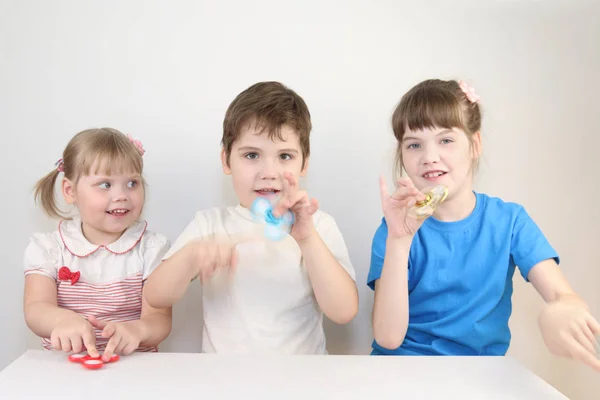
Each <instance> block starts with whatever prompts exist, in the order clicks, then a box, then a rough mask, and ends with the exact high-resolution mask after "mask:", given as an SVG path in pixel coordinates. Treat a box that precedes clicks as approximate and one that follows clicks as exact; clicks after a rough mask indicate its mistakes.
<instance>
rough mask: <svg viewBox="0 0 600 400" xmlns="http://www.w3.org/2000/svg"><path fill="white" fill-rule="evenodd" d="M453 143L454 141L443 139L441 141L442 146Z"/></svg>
mask: <svg viewBox="0 0 600 400" xmlns="http://www.w3.org/2000/svg"><path fill="white" fill-rule="evenodd" d="M452 142H454V140H452V139H442V140H441V141H440V143H441V144H450V143H452Z"/></svg>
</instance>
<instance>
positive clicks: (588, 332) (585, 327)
mask: <svg viewBox="0 0 600 400" xmlns="http://www.w3.org/2000/svg"><path fill="white" fill-rule="evenodd" d="M581 332H582V333H583V334H584V335H585V338H586V339H587V340H588V341H589V342H590V343H591V344H592V346H593V348H594V350H593V351H594V352H595V351H596V346H597V339H596V335H594V332H592V329H591V328H590V326H589V323H588V321H584V322H583V323H582V324H581Z"/></svg>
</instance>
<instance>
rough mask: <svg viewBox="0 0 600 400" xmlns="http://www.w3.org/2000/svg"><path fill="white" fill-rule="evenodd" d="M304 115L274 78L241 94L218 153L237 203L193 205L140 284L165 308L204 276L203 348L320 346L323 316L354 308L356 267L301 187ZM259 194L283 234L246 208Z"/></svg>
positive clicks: (319, 349) (304, 350)
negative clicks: (285, 226) (288, 223)
mask: <svg viewBox="0 0 600 400" xmlns="http://www.w3.org/2000/svg"><path fill="white" fill-rule="evenodd" d="M311 129H312V124H311V120H310V113H309V111H308V108H307V106H306V104H305V102H304V100H303V99H302V98H301V97H300V96H298V95H297V94H296V93H295V92H294V91H293V90H291V89H289V88H287V87H285V86H284V85H282V84H281V83H278V82H261V83H257V84H255V85H253V86H251V87H249V88H248V89H246V90H245V91H243V92H242V93H240V94H239V95H238V96H237V97H236V98H235V100H234V101H233V102H232V103H231V105H230V106H229V109H228V110H227V113H226V115H225V119H224V122H223V138H222V146H223V147H222V151H221V160H222V166H223V171H224V173H225V174H227V175H231V177H232V181H233V187H234V189H235V192H236V194H237V196H238V198H239V204H238V205H237V206H235V207H217V208H212V209H208V210H204V211H199V212H197V213H196V215H195V217H194V219H193V220H192V221H191V222H190V223H189V224H188V226H187V227H186V229H185V230H184V231H183V233H182V234H181V235H180V236H179V238H178V239H177V241H176V242H175V244H174V245H173V246H172V247H171V250H170V251H169V252H168V253H167V254H166V255H165V256H164V257H163V260H164V261H163V262H162V264H161V265H160V266H159V267H158V268H157V269H156V270H155V271H154V272H153V273H152V274H151V275H150V277H149V278H148V280H147V283H146V293H145V295H146V298H147V301H148V303H149V304H151V305H152V306H153V307H161V308H163V307H169V306H171V305H173V304H174V303H176V302H177V301H178V300H179V299H180V298H181V297H182V296H183V295H184V294H185V291H186V289H187V287H188V284H189V282H190V281H191V280H193V279H194V278H196V277H199V278H200V280H201V282H202V288H203V292H202V300H203V311H204V327H203V341H202V348H203V352H216V353H280V354H325V353H326V352H327V351H326V346H325V334H324V332H323V314H325V315H326V316H327V317H328V318H329V319H331V320H332V321H334V322H336V323H339V324H345V323H348V322H349V321H351V320H352V319H353V318H354V316H355V315H356V313H357V311H358V293H357V288H356V283H355V274H354V269H353V267H352V264H351V262H350V258H349V256H348V251H347V249H346V245H345V243H344V239H343V238H342V235H341V233H340V231H339V229H338V227H337V225H336V223H335V221H334V219H333V218H332V217H331V216H329V215H328V214H326V213H324V212H323V211H320V210H318V203H317V201H316V200H315V199H311V198H309V197H308V195H307V193H306V192H305V191H303V190H300V189H299V188H298V179H299V178H300V177H301V176H304V175H305V174H306V172H307V168H308V160H309V153H310V145H309V136H310V131H311ZM258 197H264V198H266V199H268V200H270V201H271V203H272V204H273V210H272V211H273V216H275V217H281V216H282V215H283V214H284V213H286V212H287V211H288V210H289V211H291V212H292V213H293V216H294V223H293V225H292V227H291V231H290V232H289V234H284V235H283V237H282V238H281V239H280V240H271V239H269V238H268V235H265V234H264V233H265V226H267V225H265V223H261V222H260V221H257V220H256V218H255V217H254V216H253V214H252V212H251V211H250V209H251V207H252V204H253V202H254V201H255V200H256V199H257V198H258Z"/></svg>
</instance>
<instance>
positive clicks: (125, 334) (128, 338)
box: [89, 317, 142, 362]
mask: <svg viewBox="0 0 600 400" xmlns="http://www.w3.org/2000/svg"><path fill="white" fill-rule="evenodd" d="M89 321H90V323H91V324H92V325H93V326H94V328H96V329H100V330H102V337H103V338H107V339H108V338H110V339H109V341H108V343H107V344H106V349H105V350H104V353H103V354H102V360H103V361H104V362H108V360H110V357H111V356H112V355H113V354H114V353H116V354H122V355H129V354H131V353H133V352H134V351H135V350H136V349H137V348H138V347H139V346H140V342H141V341H142V332H141V329H140V324H139V322H140V321H127V322H108V321H101V320H99V319H96V318H95V317H90V319H89Z"/></svg>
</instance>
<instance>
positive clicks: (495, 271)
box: [368, 80, 600, 370]
mask: <svg viewBox="0 0 600 400" xmlns="http://www.w3.org/2000/svg"><path fill="white" fill-rule="evenodd" d="M479 103H480V99H479V97H478V96H477V94H475V92H474V90H473V89H472V88H471V87H469V86H468V85H467V84H466V83H464V82H462V81H461V82H456V81H441V80H427V81H424V82H421V83H419V84H418V85H416V86H415V87H413V88H412V89H411V90H410V91H408V93H406V94H405V95H404V96H403V97H402V99H401V101H400V104H399V105H398V107H397V108H396V110H395V112H394V114H393V118H392V125H393V130H394V135H395V136H396V139H397V141H398V149H397V157H396V158H397V166H398V169H399V171H401V170H402V169H404V171H406V175H407V177H403V178H401V179H400V180H398V185H397V189H396V191H395V192H394V193H393V194H392V195H390V194H389V192H388V189H387V187H386V184H385V181H384V180H383V178H382V179H381V180H380V187H381V199H382V208H383V215H384V218H383V221H382V223H381V225H380V226H379V228H378V229H377V232H376V233H375V236H374V238H373V244H372V254H371V266H370V270H369V277H368V285H369V286H370V287H371V288H372V289H373V290H374V291H375V303H374V307H373V331H374V335H375V340H374V342H373V352H372V354H376V355H504V354H505V353H506V351H507V349H508V346H509V343H510V330H509V327H508V320H509V317H510V314H511V295H512V291H513V286H512V277H513V274H514V272H515V267H518V269H519V272H520V273H521V275H522V276H523V278H524V279H525V280H526V281H529V282H531V283H532V284H533V286H534V287H535V288H536V290H537V291H538V292H539V293H540V295H541V296H542V297H543V298H544V300H545V301H546V303H547V305H546V307H545V309H544V310H543V312H542V313H541V315H540V318H539V325H540V329H541V332H542V336H543V338H544V341H545V342H546V344H547V346H548V348H549V349H550V351H552V353H554V354H558V355H563V356H570V357H572V358H576V359H579V360H582V361H584V362H586V363H587V364H589V365H590V366H592V367H594V368H596V369H598V370H600V359H598V358H597V357H596V349H595V344H596V339H595V334H599V333H600V325H599V324H598V322H597V321H596V320H595V319H594V318H593V317H592V315H590V313H589V311H588V307H587V305H586V304H585V302H584V301H583V300H582V299H581V298H580V297H579V296H578V295H577V294H576V293H574V291H573V289H572V288H571V286H570V285H569V283H568V282H567V281H566V279H565V277H564V276H563V274H562V273H561V271H560V269H559V267H558V263H559V257H558V254H557V253H556V251H555V250H554V249H553V248H552V246H551V245H550V244H549V243H548V241H547V240H546V238H545V237H544V235H543V234H542V232H541V231H540V229H539V228H538V226H537V225H536V224H535V222H534V221H533V220H532V219H531V218H530V217H529V215H528V214H527V212H526V211H525V209H524V208H523V207H522V206H520V205H518V204H514V203H508V202H504V201H502V200H501V199H498V198H494V197H490V196H487V195H485V194H482V193H477V192H474V191H473V174H474V172H475V170H476V169H477V161H478V159H479V155H480V153H481V134H480V129H481V113H480V109H479ZM440 185H443V186H442V187H445V188H447V193H448V195H447V197H446V198H445V200H444V201H443V202H441V203H439V204H438V205H437V208H435V211H434V213H433V216H432V217H429V218H427V217H418V216H414V215H415V214H414V210H415V207H416V203H417V202H423V201H426V196H425V195H424V193H426V192H427V191H428V190H429V189H431V188H435V187H438V186H440ZM419 204H422V203H419ZM421 209H423V208H421Z"/></svg>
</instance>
